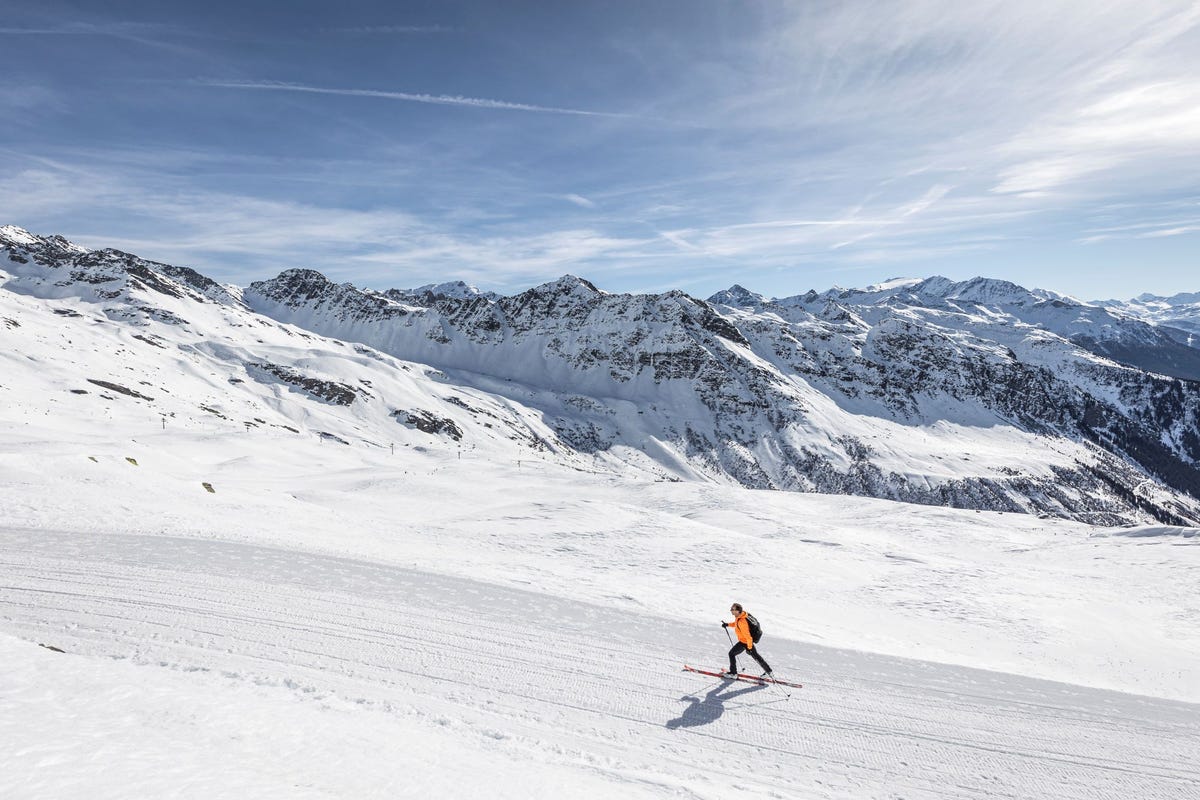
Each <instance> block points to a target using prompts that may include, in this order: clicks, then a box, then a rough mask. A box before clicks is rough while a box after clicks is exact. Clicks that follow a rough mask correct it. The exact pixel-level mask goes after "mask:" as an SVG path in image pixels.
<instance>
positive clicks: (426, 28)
mask: <svg viewBox="0 0 1200 800" xmlns="http://www.w3.org/2000/svg"><path fill="white" fill-rule="evenodd" d="M321 30H322V31H324V32H326V33H347V34H357V35H362V36H372V35H387V34H396V33H399V34H407V33H452V32H453V31H454V30H455V29H454V28H449V27H447V26H445V25H355V26H351V27H344V28H322V29H321Z"/></svg>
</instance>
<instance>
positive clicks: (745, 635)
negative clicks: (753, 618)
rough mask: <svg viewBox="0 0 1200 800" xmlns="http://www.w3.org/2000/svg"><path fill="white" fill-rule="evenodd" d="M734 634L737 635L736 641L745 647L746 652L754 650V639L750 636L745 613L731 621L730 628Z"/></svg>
mask: <svg viewBox="0 0 1200 800" xmlns="http://www.w3.org/2000/svg"><path fill="white" fill-rule="evenodd" d="M731 627H732V628H733V630H734V633H736V634H737V637H738V641H739V642H741V643H742V644H744V645H746V649H747V650H753V649H754V637H753V636H751V635H750V623H749V622H746V612H745V611H743V612H742V613H740V614H738V615H737V619H735V620H734V621H733V625H732V626H731Z"/></svg>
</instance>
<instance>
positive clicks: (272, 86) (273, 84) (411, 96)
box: [196, 80, 632, 118]
mask: <svg viewBox="0 0 1200 800" xmlns="http://www.w3.org/2000/svg"><path fill="white" fill-rule="evenodd" d="M196 83H197V84H199V85H201V86H211V87H213V88H218V89H236V90H242V91H260V92H302V93H308V94H326V95H341V96H343V97H370V98H378V99H381V100H399V101H402V102H407V103H429V104H431V105H441V106H465V107H468V108H486V109H497V110H500V111H531V112H535V113H539V114H568V115H573V116H581V117H616V118H629V117H631V116H632V115H630V114H621V113H616V112H611V111H588V110H585V109H579V108H558V107H555V106H539V105H532V104H530V103H513V102H509V101H507V100H491V99H488V98H483V97H463V96H461V95H448V94H420V93H413V92H392V91H383V90H379V89H339V88H329V87H324V86H305V85H303V84H298V83H284V82H280V81H217V80H198V81H196Z"/></svg>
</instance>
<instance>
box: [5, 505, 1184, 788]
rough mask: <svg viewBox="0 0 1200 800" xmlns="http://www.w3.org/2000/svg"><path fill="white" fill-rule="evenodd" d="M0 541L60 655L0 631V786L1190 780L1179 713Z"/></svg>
mask: <svg viewBox="0 0 1200 800" xmlns="http://www.w3.org/2000/svg"><path fill="white" fill-rule="evenodd" d="M0 540H2V541H3V544H4V551H5V563H6V571H7V572H8V574H9V583H10V584H12V585H9V586H6V587H5V589H4V594H3V598H4V606H3V607H4V609H5V616H6V621H5V627H6V629H8V630H9V631H15V632H17V633H19V634H21V635H24V636H26V637H30V638H33V639H37V640H39V641H41V640H45V639H52V640H53V641H55V642H57V643H58V644H59V645H62V646H63V647H61V648H60V649H64V650H66V651H67V652H66V653H62V654H58V653H54V652H51V651H49V650H45V649H39V648H37V647H35V646H33V645H31V644H25V643H22V642H20V641H18V640H17V639H14V638H12V637H11V636H0V663H2V664H3V665H4V666H5V668H6V669H5V671H6V675H8V676H9V679H8V680H7V681H6V684H5V689H4V690H3V691H2V692H0V708H2V709H3V710H4V711H5V713H4V714H3V715H0V719H3V720H4V722H3V723H0V741H7V742H10V743H15V742H17V741H20V742H21V746H20V747H19V748H5V749H4V753H5V755H3V756H0V767H3V769H0V776H5V777H0V792H3V794H4V796H6V797H34V796H53V797H88V798H96V797H128V796H154V797H171V796H205V797H234V796H246V795H247V793H248V794H250V795H253V796H256V797H327V796H336V797H364V796H365V797H374V796H379V797H383V796H405V797H407V796H412V797H416V796H430V793H433V796H458V797H467V796H472V797H474V796H488V797H557V796H562V795H563V794H571V795H572V796H588V797H668V796H676V797H677V796H685V797H718V796H727V795H728V794H729V793H732V792H738V793H740V794H745V795H748V796H763V797H766V796H773V797H830V798H832V797H871V796H885V795H886V796H905V797H939V796H945V795H946V793H947V790H949V793H950V794H951V795H953V796H958V797H961V796H1019V797H1037V796H1047V793H1051V794H1053V796H1055V797H1062V798H1069V797H1079V798H1094V797H1102V796H1112V797H1140V798H1173V797H1182V796H1187V795H1188V794H1189V793H1191V792H1194V791H1195V790H1196V789H1197V788H1200V770H1198V769H1197V767H1196V765H1195V762H1194V759H1193V758H1192V757H1191V755H1192V754H1193V753H1194V745H1195V741H1196V737H1197V736H1198V735H1200V722H1198V720H1200V717H1198V716H1197V715H1196V713H1195V711H1196V707H1195V706H1189V705H1187V704H1182V703H1176V702H1169V701H1164V700H1152V699H1149V698H1143V697H1136V696H1132V695H1121V694H1115V693H1109V692H1102V691H1098V690H1089V689H1082V688H1080V687H1074V686H1069V685H1065V684H1054V683H1047V682H1042V681H1036V680H1031V679H1025V678H1019V677H1016V676H1012V675H1004V674H1000V673H987V672H982V671H978V670H971V669H965V668H950V667H945V666H939V665H935V664H931V663H927V662H918V661H904V660H898V659H893V658H886V657H882V656H875V655H870V654H863V653H856V652H854V651H839V650H830V649H828V648H825V647H821V646H818V645H812V644H802V643H799V642H795V641H788V640H786V639H781V638H778V637H772V638H771V639H764V642H763V644H762V646H763V648H764V651H766V652H767V653H768V654H769V657H770V658H771V659H772V660H773V661H774V662H775V663H776V664H777V665H778V666H777V667H776V668H777V669H778V670H780V671H781V672H782V671H783V670H784V669H786V670H787V674H789V675H791V676H794V677H802V678H803V679H805V680H806V681H808V683H807V685H806V686H805V688H804V689H800V690H793V691H792V694H791V696H787V695H785V694H784V693H783V692H782V691H781V690H780V689H778V688H774V687H771V688H766V687H758V686H752V685H746V684H741V683H736V684H730V683H726V682H722V681H716V680H710V679H706V678H703V677H701V676H696V675H692V674H689V673H681V672H680V671H679V670H678V665H679V664H680V663H681V662H682V661H684V660H689V659H692V658H694V657H696V656H699V657H701V658H703V657H704V656H703V655H701V654H703V653H705V652H706V651H707V652H709V653H711V652H712V651H714V650H717V649H719V648H720V645H721V642H719V641H717V642H714V641H713V639H714V637H713V633H714V632H715V626H711V625H703V624H698V623H697V622H692V623H690V624H689V623H681V622H673V621H670V620H664V619H659V618H656V617H654V616H653V615H649V614H641V613H638V614H631V613H628V612H621V611H619V610H615V609H612V608H606V607H603V606H595V605H591V604H588V603H585V602H581V601H577V600H571V599H560V598H554V597H547V596H544V595H538V594H534V593H529V592H524V591H519V590H513V589H506V588H502V587H498V586H496V585H495V584H485V583H477V582H473V581H467V580H462V579H457V578H451V577H445V576H438V575H433V574H430V573H424V572H418V571H413V570H408V569H403V568H400V567H396V566H391V565H387V564H380V563H373V562H365V561H359V560H352V559H345V558H336V557H331V556H324V555H315V554H309V553H304V552H299V551H296V550H280V549H274V548H266V547H261V546H256V545H247V544H239V543H231V542H224V541H219V540H198V539H179V538H175V537H170V536H153V537H146V536H129V535H122V534H100V535H97V534H77V533H66V532H61V531H47V530H41V531H22V530H14V529H5V530H4V531H3V532H2V533H0ZM430 617H432V618H433V619H435V620H436V624H428V623H426V624H422V621H423V620H427V619H429V618H430ZM768 642H770V644H769V645H768ZM768 648H769V649H768ZM715 657H716V656H715V654H714V655H713V656H712V658H715ZM85 698H87V699H86V701H85ZM18 725H19V726H20V727H18ZM99 764H104V765H105V767H104V768H103V769H97V768H96V766H93V765H99ZM217 765H220V767H219V768H215V767H217Z"/></svg>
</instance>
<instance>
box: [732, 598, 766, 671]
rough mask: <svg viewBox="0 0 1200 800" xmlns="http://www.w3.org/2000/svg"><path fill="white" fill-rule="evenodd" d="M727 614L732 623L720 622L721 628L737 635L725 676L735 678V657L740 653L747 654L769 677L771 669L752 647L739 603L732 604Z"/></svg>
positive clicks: (752, 639)
mask: <svg viewBox="0 0 1200 800" xmlns="http://www.w3.org/2000/svg"><path fill="white" fill-rule="evenodd" d="M729 613H730V614H733V622H732V623H729V622H725V621H724V620H722V621H721V627H722V628H733V630H734V632H735V633H737V638H738V640H737V644H735V645H734V646H733V647H731V648H730V649H729V672H726V673H725V674H726V676H728V677H730V678H732V677H736V676H737V674H738V671H737V657H738V656H740V655H741V654H742V653H749V654H750V657H751V658H753V659H754V660H755V661H757V662H758V665H759V666H760V667H762V669H763V675H771V674H772V673H771V667H770V665H768V664H767V662H766V661H764V660H763V657H762V656H760V655H759V654H758V648H757V647H755V646H754V637H753V636H751V635H750V623H749V622H748V621H747V620H746V611H745V610H744V609H743V608H742V604H741V603H734V604H733V605H732V606H730V607H729Z"/></svg>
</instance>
